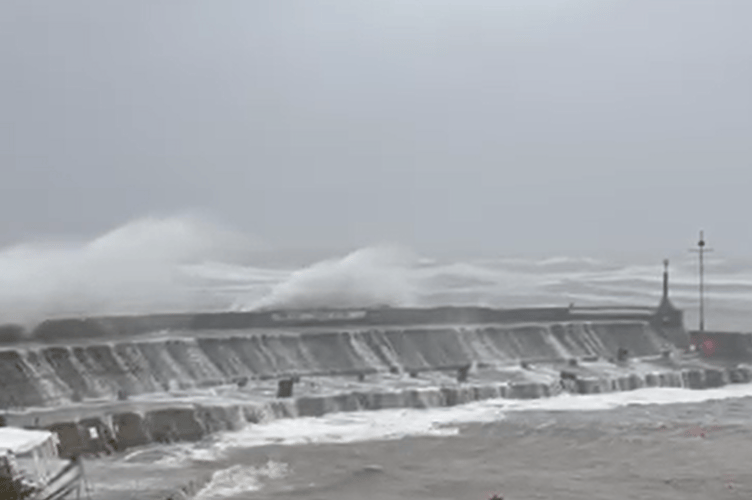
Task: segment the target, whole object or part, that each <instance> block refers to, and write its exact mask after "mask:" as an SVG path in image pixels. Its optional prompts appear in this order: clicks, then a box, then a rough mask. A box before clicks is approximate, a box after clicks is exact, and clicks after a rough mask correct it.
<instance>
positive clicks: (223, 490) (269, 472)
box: [196, 460, 289, 500]
mask: <svg viewBox="0 0 752 500" xmlns="http://www.w3.org/2000/svg"><path fill="white" fill-rule="evenodd" d="M288 473H289V467H288V465H287V464H284V463H279V462H274V461H272V460H270V461H268V462H267V463H266V464H265V465H264V466H262V467H252V466H244V465H233V466H232V467H229V468H227V469H223V470H219V471H217V472H215V473H214V474H213V475H212V479H211V481H210V482H209V484H207V485H206V486H205V487H204V488H203V489H202V490H201V491H199V492H198V494H197V495H196V499H197V500H213V499H219V498H227V497H232V496H235V495H239V494H241V493H246V492H250V491H258V490H260V489H261V488H262V487H263V482H264V480H269V479H281V478H283V477H285V476H287V475H288Z"/></svg>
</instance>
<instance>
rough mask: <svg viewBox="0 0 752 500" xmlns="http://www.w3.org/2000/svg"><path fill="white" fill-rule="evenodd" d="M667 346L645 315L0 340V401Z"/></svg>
mask: <svg viewBox="0 0 752 500" xmlns="http://www.w3.org/2000/svg"><path fill="white" fill-rule="evenodd" d="M667 345H670V342H669V339H668V338H667V336H666V335H665V334H664V332H663V331H662V330H661V329H659V328H656V327H655V326H654V325H652V324H651V323H650V321H646V320H640V319H623V318H613V319H611V318H609V319H604V318H601V319H599V320H578V321H569V322H541V321H539V322H536V323H516V324H490V325H465V326H453V327H448V326H447V327H438V326H426V327H411V328H409V327H405V328H400V327H378V328H368V329H357V328H355V327H346V326H340V327H339V328H334V327H319V329H317V330H316V331H306V330H305V329H301V328H298V329H293V328H289V327H288V328H281V329H277V330H273V331H271V330H262V331H256V330H252V329H248V330H202V331H199V332H191V333H190V334H189V333H186V332H184V331H166V332H154V333H152V335H151V337H150V338H142V339H126V340H119V341H118V340H113V341H97V340H96V339H95V341H93V342H92V341H87V342H79V343H78V344H76V343H75V342H70V341H69V342H67V343H66V344H59V345H18V346H16V347H11V346H6V347H4V348H0V408H6V409H10V408H31V407H49V406H62V405H69V404H72V403H77V402H81V401H85V400H93V399H108V400H116V399H123V398H125V397H132V396H136V395H142V394H149V393H160V392H161V393H166V392H168V391H170V390H175V389H191V388H201V387H207V386H213V385H221V384H225V383H243V382H244V381H248V380H259V379H264V378H275V377H276V378H279V377H287V376H291V375H295V376H341V375H353V374H368V373H378V372H407V373H410V372H421V371H430V370H452V369H457V368H459V367H462V366H467V365H473V364H488V365H494V364H499V363H501V364H503V363H513V364H514V363H517V362H519V361H525V360H528V361H534V360H547V361H556V360H567V359H577V358H583V357H600V358H605V359H609V358H615V357H617V356H618V353H619V351H620V350H621V349H625V350H627V351H628V352H629V353H630V355H631V356H637V357H643V356H655V355H659V354H660V353H661V352H662V350H664V349H665V348H666V346H667Z"/></svg>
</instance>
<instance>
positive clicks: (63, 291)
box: [0, 219, 752, 500]
mask: <svg viewBox="0 0 752 500" xmlns="http://www.w3.org/2000/svg"><path fill="white" fill-rule="evenodd" d="M247 244H248V242H247V241H245V240H244V239H243V238H240V237H238V236H237V235H235V234H232V233H229V232H227V231H224V230H219V229H217V228H216V227H208V226H205V225H204V226H202V225H200V224H199V225H197V224H196V223H195V222H194V221H190V220H183V219H165V220H143V221H137V222H135V223H132V224H129V225H127V226H124V227H122V228H118V229H117V230H115V231H112V232H110V233H107V234H105V235H102V236H100V237H98V238H95V239H92V240H91V241H83V242H76V243H70V244H66V245H64V246H61V245H20V246H16V247H12V248H7V249H3V250H0V278H1V279H2V280H3V281H4V282H5V283H6V284H7V286H5V287H4V288H3V290H1V291H0V311H1V312H2V315H3V316H2V317H0V323H5V322H19V323H24V324H34V323H35V322H37V321H39V320H40V319H44V318H49V317H57V316H70V315H78V314H126V313H148V312H169V311H185V310H192V311H196V310H203V311H210V310H228V309H232V310H254V309H263V308H288V307H297V308H308V307H348V306H352V307H363V306H372V305H395V306H398V305H409V306H433V305H446V304H452V305H487V306H492V307H502V308H503V307H524V306H566V305H568V304H570V303H575V304H577V305H648V306H651V305H657V304H658V302H659V299H660V294H661V273H662V262H661V261H662V258H663V257H664V256H655V259H644V260H636V259H614V258H611V259H604V258H597V257H556V256H552V257H550V258H546V259H525V258H510V257H508V256H499V257H497V258H490V259H489V258H487V259H459V258H458V259H433V258H431V256H430V255H416V254H415V253H414V252H411V251H408V250H406V249H403V248H399V247H392V246H380V247H373V248H364V249H360V250H356V251H354V252H352V253H349V254H341V255H331V256H330V258H328V259H324V260H320V261H316V259H314V258H311V257H300V256H299V258H281V257H279V256H278V257H279V258H276V259H275V258H270V255H274V252H266V254H265V255H266V258H265V259H258V260H256V259H254V257H253V255H254V254H253V253H250V254H249V253H247V252H245V250H243V249H245V248H247ZM681 250H682V254H681V255H680V256H678V257H676V258H673V259H672V261H671V268H670V269H671V278H670V281H671V298H672V300H673V302H674V304H675V305H676V306H677V307H679V308H681V309H684V310H685V312H686V314H685V323H686V324H687V326H688V327H689V328H693V327H694V325H695V324H696V321H697V315H696V313H695V311H696V308H697V277H698V276H697V275H698V273H697V262H696V260H695V257H694V256H692V255H691V254H689V253H688V252H686V251H685V250H684V249H681ZM258 255H260V254H258ZM706 280H707V283H708V286H707V304H706V306H707V323H706V324H707V327H708V328H709V329H717V330H735V331H752V315H750V312H749V311H750V310H752V307H750V306H752V262H749V261H743V260H738V259H731V258H726V257H723V256H722V255H717V254H714V256H713V258H709V259H708V261H707V274H706ZM750 415H752V386H749V385H742V386H729V387H726V388H721V389H712V390H705V391H690V390H684V389H642V390H638V391H632V392H628V393H619V394H605V395H591V396H569V395H564V396H560V397H557V398H552V399H548V400H534V401H509V400H493V401H485V402H482V403H474V404H471V405H465V406H460V407H454V408H437V409H427V410H412V409H411V410H383V411H378V412H361V413H350V414H331V415H325V416H323V417H321V418H309V419H296V420H278V421H272V422H270V423H267V424H259V425H250V426H248V427H247V428H245V429H244V430H241V431H237V432H227V433H223V434H218V435H214V436H212V437H211V438H209V439H208V440H206V441H204V442H201V443H193V444H175V445H169V446H164V445H160V446H148V447H145V448H142V449H136V450H129V451H127V452H125V453H123V454H121V455H117V456H111V457H107V458H103V459H100V460H94V461H90V462H89V463H87V470H88V477H89V481H90V486H91V489H92V491H91V493H92V495H93V498H96V499H99V500H105V499H113V500H114V499H130V498H138V499H147V498H164V493H165V492H166V491H169V490H171V489H172V488H174V487H175V486H179V485H181V484H186V483H187V482H189V481H191V480H193V481H196V482H198V483H200V484H201V485H202V487H201V488H200V489H201V491H200V492H199V494H198V497H199V498H201V499H204V500H209V499H246V498H247V499H299V500H324V499H327V500H338V499H343V500H344V499H353V498H358V499H380V500H397V499H431V500H436V499H446V500H450V499H451V500H460V499H461V500H466V499H486V498H488V497H489V496H490V495H491V494H492V493H494V492H498V493H499V494H501V495H503V496H504V498H505V500H517V499H534V498H535V499H555V500H567V499H577V500H580V499H584V498H597V499H605V500H609V499H647V498H651V499H653V498H655V499H658V498H661V499H669V500H670V499H677V500H678V499H681V500H687V499H703V500H706V499H709V498H713V499H737V498H744V499H749V498H752V473H751V472H750V467H749V464H750V463H752V447H749V446H746V444H745V443H746V442H747V441H748V440H749V439H751V438H752V432H751V431H752V417H750Z"/></svg>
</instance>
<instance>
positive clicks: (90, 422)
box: [8, 362, 752, 456]
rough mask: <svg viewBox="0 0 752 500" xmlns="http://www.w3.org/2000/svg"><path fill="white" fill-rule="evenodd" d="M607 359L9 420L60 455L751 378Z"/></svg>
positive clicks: (751, 376)
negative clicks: (54, 443) (46, 439)
mask: <svg viewBox="0 0 752 500" xmlns="http://www.w3.org/2000/svg"><path fill="white" fill-rule="evenodd" d="M606 365H607V364H606V363H595V364H592V365H591V364H588V363H579V364H577V365H572V364H566V365H536V366H529V367H528V369H525V370H513V371H508V372H504V371H487V372H482V371H481V372H478V373H476V374H475V376H474V378H475V380H472V381H470V382H467V383H456V382H455V383H447V382H446V381H445V382H444V383H443V384H435V385H434V384H431V385H430V386H429V385H422V386H420V384H418V382H417V381H410V380H408V381H402V383H401V384H400V382H398V381H393V382H395V383H392V384H390V385H392V388H389V389H386V388H384V385H383V384H374V385H371V386H369V384H368V383H367V382H366V383H362V384H359V387H358V388H356V389H355V390H352V389H350V390H346V389H345V388H344V387H339V388H336V387H329V388H328V390H327V391H326V393H325V394H316V393H314V392H311V391H310V389H305V388H301V391H300V392H301V394H300V396H299V397H296V398H289V399H274V398H271V397H268V398H266V400H264V398H258V397H255V398H249V397H243V396H242V395H240V394H234V395H231V394H229V393H228V394H224V395H223V394H218V393H217V392H215V391H211V393H204V394H203V395H196V394H194V395H192V396H187V395H186V394H183V395H175V397H174V399H173V400H161V401H146V400H142V401H130V402H120V403H113V404H109V405H101V404H100V405H97V404H90V405H88V406H82V407H79V408H77V409H75V410H72V409H68V411H66V412H62V413H61V412H55V411H49V410H37V411H30V412H23V413H10V414H9V421H8V423H9V424H11V425H28V424H31V423H32V422H33V423H34V425H35V426H37V427H43V428H47V429H49V430H52V431H54V432H56V433H57V434H58V436H59V438H60V453H61V454H62V455H63V456H73V455H78V454H93V455H96V454H100V453H110V452H115V451H122V450H125V449H128V448H131V447H136V446H142V445H146V444H150V443H172V442H177V441H188V442H191V441H198V440H201V439H203V438H205V437H207V436H209V435H211V434H213V433H216V432H221V431H233V430H239V429H242V428H243V427H245V426H247V425H249V424H259V423H264V422H269V421H272V420H275V419H280V418H296V417H316V416H321V415H325V414H328V413H335V412H352V411H365V410H380V409H389V408H435V407H451V406H456V405H460V404H465V403H470V402H474V401H482V400H486V399H494V398H509V399H534V398H542V397H552V396H557V395H560V394H562V393H563V392H568V393H571V394H600V393H607V392H616V391H628V390H635V389H640V388H644V387H676V388H687V389H704V388H712V387H721V386H723V385H727V384H731V383H748V382H750V381H752V367H750V366H735V367H727V368H718V367H707V366H706V367H702V366H694V367H686V368H682V369H675V368H670V367H661V366H660V363H659V362H656V363H655V364H653V363H650V362H638V363H636V364H633V365H624V366H618V365H611V366H606ZM498 378H503V379H505V380H498ZM491 379H497V380H491ZM381 382H383V380H382V381H381ZM348 385H353V384H348ZM399 385H402V387H399ZM270 387H271V386H270Z"/></svg>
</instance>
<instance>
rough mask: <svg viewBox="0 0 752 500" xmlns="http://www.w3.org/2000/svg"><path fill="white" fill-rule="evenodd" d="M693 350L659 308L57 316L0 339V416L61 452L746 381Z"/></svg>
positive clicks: (676, 320) (666, 307) (747, 372)
mask: <svg viewBox="0 0 752 500" xmlns="http://www.w3.org/2000/svg"><path fill="white" fill-rule="evenodd" d="M689 345H690V336H689V335H688V334H687V332H686V331H685V330H684V328H683V325H682V323H681V313H680V312H679V311H676V310H675V309H673V308H672V307H671V306H670V303H668V302H667V300H664V302H663V303H662V305H661V306H660V307H659V308H657V309H650V308H623V309H620V310H611V309H605V308H591V309H587V310H585V309H576V308H558V309H556V308H549V309H524V310H506V311H504V310H493V309H484V308H456V307H447V308H437V309H426V310H421V309H389V308H384V309H374V310H323V311H268V312H263V313H226V314H198V315H195V314H193V315H192V314H185V315H160V316H147V317H127V318H126V317H122V318H83V319H68V320H54V321H48V322H44V323H42V324H40V325H38V326H37V327H36V328H34V329H31V330H28V331H27V330H25V329H23V328H20V327H14V326H9V327H4V328H3V329H0V409H2V410H3V411H4V414H5V418H6V421H7V423H8V424H10V425H20V426H29V427H43V428H47V429H50V430H53V431H55V432H57V433H58V435H59V437H60V448H61V449H60V451H61V454H62V455H68V456H69V455H74V454H79V453H102V452H111V451H117V450H123V449H127V448H130V447H134V446H141V445H145V444H149V443H160V442H174V441H195V440H199V439H202V438H204V437H205V436H208V435H210V434H212V433H215V432H219V431H225V430H237V429H240V428H242V427H244V426H246V425H249V424H254V423H260V422H265V421H269V420H273V419H278V418H294V417H305V416H320V415H324V414H327V413H331V412H343V411H362V410H378V409H387V408H430V407H446V406H454V405H458V404H463V403H468V402H472V401H479V400H484V399H492V398H513V399H520V398H522V399H528V398H540V397H551V396H556V395H559V394H561V393H563V392H568V393H572V394H593V393H604V392H612V391H625V390H634V389H639V388H642V387H684V388H690V389H702V388H708V387H720V386H722V385H725V384H729V383H746V382H749V381H750V380H752V369H750V368H748V367H747V366H746V365H739V364H736V365H722V366H721V365H719V366H711V365H710V364H709V363H708V362H707V361H708V360H702V359H699V358H685V357H683V356H682V354H681V352H682V350H683V349H684V348H685V347H688V346H689ZM455 373H457V376H455ZM281 379H288V380H289V381H290V383H291V384H294V391H293V392H294V397H279V396H280V394H279V393H277V388H278V387H277V382H278V381H279V380H281ZM293 380H294V381H295V382H293Z"/></svg>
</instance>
